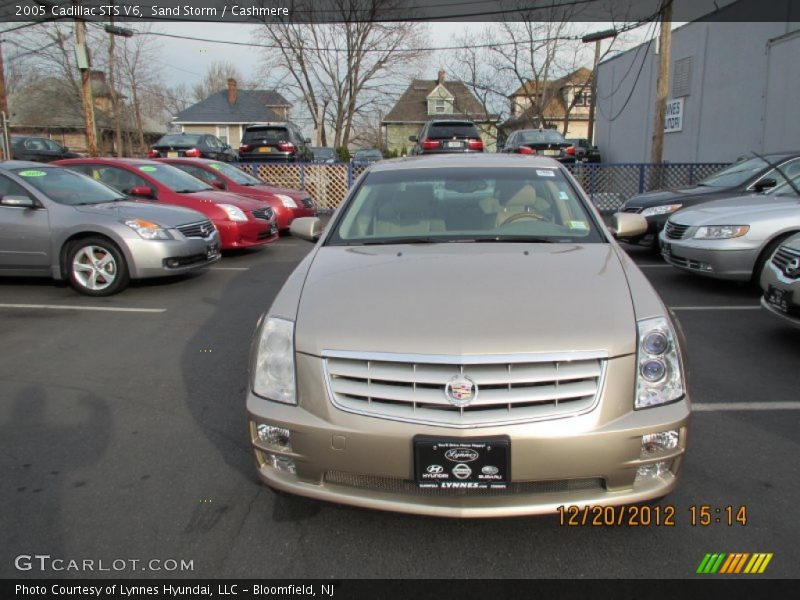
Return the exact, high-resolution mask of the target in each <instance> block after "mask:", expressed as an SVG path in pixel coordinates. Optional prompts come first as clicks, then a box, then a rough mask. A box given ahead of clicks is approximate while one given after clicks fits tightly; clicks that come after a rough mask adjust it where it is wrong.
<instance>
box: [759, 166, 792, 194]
mask: <svg viewBox="0 0 800 600" xmlns="http://www.w3.org/2000/svg"><path fill="white" fill-rule="evenodd" d="M766 177H772V178H773V179H775V181H776V183H777V185H776V186H775V187H774V188H772V189H770V190H767V191H766V192H765V193H767V194H770V195H774V196H784V195H789V196H795V195H797V192H795V189H794V188H800V158H796V159H794V160H790V161H788V162H786V163H784V164H782V165H781V166H780V173H776V172H775V169H773V170H772V171H770V172H769V173H767V175H766ZM786 179H789V180H790V181H791V182H792V184H793V185H794V187H792V185H790V184H789V183H788V182H787V181H786Z"/></svg>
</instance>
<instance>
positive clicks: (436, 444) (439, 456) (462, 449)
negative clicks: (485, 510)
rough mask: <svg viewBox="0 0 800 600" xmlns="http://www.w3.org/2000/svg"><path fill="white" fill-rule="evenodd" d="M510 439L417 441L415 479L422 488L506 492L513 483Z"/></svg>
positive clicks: (415, 448) (417, 438)
mask: <svg viewBox="0 0 800 600" xmlns="http://www.w3.org/2000/svg"><path fill="white" fill-rule="evenodd" d="M510 469H511V440H509V439H508V438H505V437H503V438H484V439H475V440H471V439H466V440H465V439H452V440H442V439H434V438H428V437H416V438H414V477H415V479H416V482H417V485H418V486H419V487H421V488H440V489H476V490H481V489H483V490H485V489H504V488H506V487H507V486H508V483H509V481H511V473H510Z"/></svg>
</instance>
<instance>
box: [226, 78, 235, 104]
mask: <svg viewBox="0 0 800 600" xmlns="http://www.w3.org/2000/svg"><path fill="white" fill-rule="evenodd" d="M228 103H229V104H236V80H235V79H228Z"/></svg>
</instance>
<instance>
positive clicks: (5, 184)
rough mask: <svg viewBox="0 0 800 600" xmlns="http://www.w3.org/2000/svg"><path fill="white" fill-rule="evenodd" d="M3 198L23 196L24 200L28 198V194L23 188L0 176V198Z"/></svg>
mask: <svg viewBox="0 0 800 600" xmlns="http://www.w3.org/2000/svg"><path fill="white" fill-rule="evenodd" d="M5 196H25V197H26V198H30V194H29V193H28V191H27V190H26V189H25V188H24V187H22V186H21V185H20V184H18V183H17V182H16V181H12V180H11V179H9V178H8V177H6V176H5V175H2V174H0V198H3V197H5Z"/></svg>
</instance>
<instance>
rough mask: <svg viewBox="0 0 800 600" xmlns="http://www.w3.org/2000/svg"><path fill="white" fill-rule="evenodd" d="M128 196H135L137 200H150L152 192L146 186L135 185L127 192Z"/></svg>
mask: <svg viewBox="0 0 800 600" xmlns="http://www.w3.org/2000/svg"><path fill="white" fill-rule="evenodd" d="M128 195H129V196H137V197H139V198H152V197H153V190H151V189H150V188H149V187H147V186H146V185H135V186H133V187H132V188H131V189H130V190H128Z"/></svg>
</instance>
